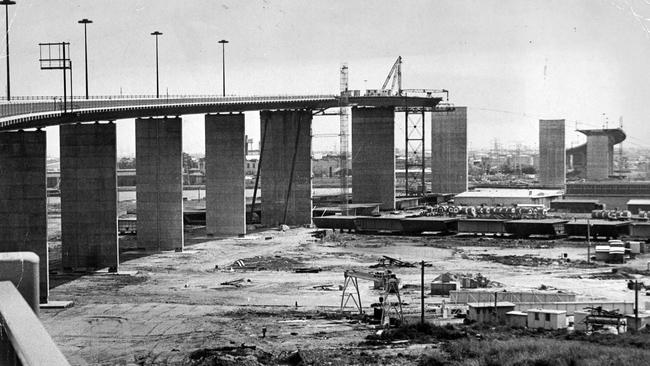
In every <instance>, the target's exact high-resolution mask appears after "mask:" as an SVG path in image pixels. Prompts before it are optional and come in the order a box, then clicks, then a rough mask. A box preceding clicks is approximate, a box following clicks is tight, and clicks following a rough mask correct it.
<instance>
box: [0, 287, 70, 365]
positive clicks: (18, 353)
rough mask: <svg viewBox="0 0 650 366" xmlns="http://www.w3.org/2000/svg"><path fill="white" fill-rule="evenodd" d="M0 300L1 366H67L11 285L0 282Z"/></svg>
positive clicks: (34, 316)
mask: <svg viewBox="0 0 650 366" xmlns="http://www.w3.org/2000/svg"><path fill="white" fill-rule="evenodd" d="M0 299H2V301H0V365H15V364H18V365H24V366H35V365H48V366H69V365H70V364H69V363H68V361H67V360H66V359H65V357H64V356H63V354H62V353H61V351H60V350H59V348H58V347H57V346H56V344H54V341H53V340H52V338H51V337H50V335H49V334H48V333H47V331H46V330H45V327H43V324H41V322H40V321H39V320H38V317H36V314H34V312H33V311H32V310H31V309H30V308H29V305H28V304H27V303H26V302H25V299H24V298H23V297H22V296H21V294H20V293H19V292H18V290H16V288H15V287H14V285H13V284H12V283H11V282H9V281H0ZM16 358H17V359H18V361H19V362H17V363H16V362H15V360H16Z"/></svg>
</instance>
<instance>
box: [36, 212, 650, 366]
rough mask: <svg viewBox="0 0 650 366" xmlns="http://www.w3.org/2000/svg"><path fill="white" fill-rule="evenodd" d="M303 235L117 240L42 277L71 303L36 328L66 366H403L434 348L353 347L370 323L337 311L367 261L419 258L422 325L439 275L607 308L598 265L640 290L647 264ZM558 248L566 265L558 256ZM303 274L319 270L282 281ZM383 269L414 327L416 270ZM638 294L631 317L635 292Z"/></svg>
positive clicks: (569, 246)
mask: <svg viewBox="0 0 650 366" xmlns="http://www.w3.org/2000/svg"><path fill="white" fill-rule="evenodd" d="M54 220H56V218H54ZM314 231H315V229H313V228H292V229H290V230H288V231H280V230H278V229H268V230H259V231H256V232H253V233H250V234H248V235H247V236H245V237H230V238H216V237H207V236H205V230H204V229H203V228H200V227H199V228H195V229H194V230H189V231H186V233H185V234H186V245H185V250H184V251H183V252H162V253H144V252H140V251H137V250H132V249H129V248H134V247H135V244H134V243H135V237H121V238H120V241H121V243H120V246H121V264H120V267H119V273H117V274H111V273H107V271H106V270H104V271H98V272H94V273H73V274H70V273H68V274H65V273H57V274H53V275H52V283H53V285H54V286H55V287H54V288H52V289H51V291H50V298H51V299H52V300H72V301H73V302H74V305H73V306H72V307H70V308H67V309H48V310H42V312H41V319H42V321H43V323H44V325H45V327H46V329H47V330H48V331H49V333H50V334H51V336H52V337H53V339H54V341H55V343H56V344H57V345H58V346H59V347H60V349H61V350H62V351H63V353H64V354H65V355H66V357H67V358H68V359H69V361H70V362H71V364H73V365H159V364H187V365H204V364H205V365H208V364H210V365H211V364H215V365H221V364H224V365H225V364H232V365H238V364H244V365H246V364H248V365H258V364H277V363H280V362H285V363H287V364H298V362H299V361H300V360H302V361H303V362H304V363H306V364H334V365H337V364H341V365H344V364H392V365H405V364H417V362H418V360H419V359H420V357H421V355H422V354H425V353H426V352H428V350H431V349H435V348H436V347H437V345H436V344H435V343H432V344H420V343H417V344H415V343H411V342H396V343H389V344H385V345H376V344H368V343H366V342H365V339H366V337H367V336H368V335H371V334H375V333H376V332H377V329H376V326H375V325H369V324H365V323H363V322H360V321H359V320H358V319H355V318H354V317H352V316H346V315H344V314H342V313H341V312H340V311H339V306H340V304H341V291H340V286H341V285H343V282H344V277H343V272H344V271H345V270H346V269H357V270H360V271H366V272H374V271H378V270H380V269H377V268H375V269H372V268H369V266H371V265H375V264H377V263H378V260H379V259H380V258H381V257H382V256H384V255H386V256H390V257H395V258H399V259H401V260H403V261H410V262H419V261H422V260H424V261H427V262H429V263H430V264H431V266H429V267H425V286H426V290H427V291H426V298H425V302H426V304H427V306H426V307H427V309H429V311H427V313H426V318H427V320H433V319H434V313H433V311H432V309H433V307H434V304H436V303H440V302H441V301H443V300H446V301H448V298H445V297H438V296H431V295H429V294H428V292H429V291H428V290H429V288H430V287H429V283H430V282H431V281H432V280H433V279H434V278H435V277H437V276H438V275H440V274H442V273H445V272H452V273H472V274H476V273H479V272H480V273H481V274H482V275H484V276H486V277H488V278H489V279H490V280H491V281H493V282H495V283H497V284H498V286H500V287H498V288H496V289H493V290H495V291H501V290H504V289H506V290H538V289H540V288H547V289H552V290H559V291H565V292H573V293H576V294H577V296H578V299H579V300H583V299H584V300H587V299H593V300H609V301H623V300H625V301H633V300H634V292H633V291H631V290H629V289H628V288H627V286H626V281H627V280H626V278H625V276H622V275H620V274H618V273H613V272H612V269H614V268H619V272H621V271H628V272H636V273H635V274H634V275H633V276H636V277H638V278H639V279H640V280H642V281H643V280H645V281H646V282H648V279H649V278H650V277H646V275H647V274H648V273H647V272H645V270H646V269H647V263H648V260H650V255H646V254H644V255H640V256H638V257H637V258H635V259H633V260H631V261H628V263H626V264H624V265H608V264H607V265H606V264H602V263H601V264H598V265H587V264H586V263H584V262H583V261H584V260H586V254H587V248H586V242H584V241H569V240H547V239H525V240H520V239H503V238H493V237H475V236H466V237H459V236H436V235H423V236H412V237H401V236H388V235H356V234H348V233H338V232H332V231H331V230H329V232H328V235H327V237H326V238H325V239H324V240H321V239H318V238H315V237H313V236H312V233H313V232H314ZM53 239H54V241H53V242H52V245H51V254H52V263H54V264H53V270H54V271H56V261H57V255H58V258H60V243H59V242H57V241H56V235H54V238H53ZM57 252H59V253H57ZM565 253H566V258H568V259H569V260H570V261H566V260H562V259H561V258H563V257H564V255H565ZM621 267H625V269H624V268H621ZM305 268H310V269H315V268H320V271H319V272H317V273H296V272H295V270H296V269H305ZM390 269H391V270H392V271H393V272H394V273H395V274H397V276H398V278H400V280H401V282H402V284H403V285H404V287H403V288H402V290H401V295H402V300H403V302H405V303H406V304H407V305H405V307H404V311H405V313H406V314H407V320H409V319H410V320H411V321H413V322H415V321H418V320H419V311H420V287H419V284H420V268H419V267H412V268H408V267H406V268H405V267H395V268H390ZM632 269H636V271H634V270H632ZM608 274H611V275H608ZM628 277H629V276H628ZM224 283H227V284H224ZM359 284H360V287H361V298H362V301H363V305H364V308H365V310H366V311H367V312H368V313H372V309H371V308H370V307H369V306H368V304H370V303H374V302H377V301H378V297H379V294H380V292H379V291H378V290H373V289H372V283H371V282H368V281H362V280H360V281H359ZM640 299H641V303H642V305H641V306H642V308H643V306H644V305H643V304H644V303H645V299H646V296H645V293H644V294H643V295H642V296H641V298H640ZM348 310H349V311H350V312H353V310H354V309H353V308H352V307H349V308H348ZM264 329H265V331H264ZM264 332H265V333H264ZM263 334H265V336H264V335H263ZM217 361H218V362H217Z"/></svg>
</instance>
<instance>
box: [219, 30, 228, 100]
mask: <svg viewBox="0 0 650 366" xmlns="http://www.w3.org/2000/svg"><path fill="white" fill-rule="evenodd" d="M219 43H221V65H222V67H221V70H222V74H221V75H222V80H223V85H222V95H223V96H224V97H225V96H226V43H228V41H226V40H225V39H222V40H221V41H219Z"/></svg>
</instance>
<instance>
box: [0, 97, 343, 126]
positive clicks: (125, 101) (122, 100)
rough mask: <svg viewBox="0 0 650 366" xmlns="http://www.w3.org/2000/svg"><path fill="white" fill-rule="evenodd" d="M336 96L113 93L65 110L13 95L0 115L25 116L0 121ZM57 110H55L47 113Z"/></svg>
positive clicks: (57, 103) (55, 102) (77, 101)
mask: <svg viewBox="0 0 650 366" xmlns="http://www.w3.org/2000/svg"><path fill="white" fill-rule="evenodd" d="M336 97H337V96H335V95H326V94H316V95H274V96H257V95H253V96H226V97H222V96H214V95H170V96H163V97H161V98H156V97H155V96H150V95H129V96H124V95H110V96H93V97H92V98H89V99H85V98H80V97H75V98H74V99H73V100H68V101H67V103H66V104H67V105H66V108H65V111H64V104H63V100H62V99H61V98H60V97H47V96H29V97H13V98H12V100H11V101H10V102H7V101H6V100H5V101H4V102H0V118H6V119H7V118H8V117H17V116H24V117H20V118H17V119H16V118H11V119H8V120H6V121H0V126H1V127H4V126H9V125H12V124H15V123H17V122H25V121H31V120H35V119H43V118H52V117H58V116H61V115H62V114H63V113H64V112H67V113H71V112H75V113H77V112H81V113H83V112H108V111H112V110H116V109H120V108H126V107H137V108H149V107H161V106H189V105H197V104H203V105H206V104H214V105H218V104H247V103H273V102H289V101H294V102H300V101H322V100H332V99H334V98H336ZM47 112H53V113H47Z"/></svg>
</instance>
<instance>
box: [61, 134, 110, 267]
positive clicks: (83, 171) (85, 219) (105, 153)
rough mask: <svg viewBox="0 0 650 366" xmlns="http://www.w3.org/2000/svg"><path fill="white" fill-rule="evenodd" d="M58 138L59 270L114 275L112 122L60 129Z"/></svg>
mask: <svg viewBox="0 0 650 366" xmlns="http://www.w3.org/2000/svg"><path fill="white" fill-rule="evenodd" d="M59 134H60V146H61V151H60V155H61V184H60V187H61V248H62V250H61V254H62V263H63V269H64V270H93V269H98V268H104V267H108V269H109V272H117V269H118V265H119V250H118V239H117V171H116V160H117V155H116V133H115V123H113V122H108V123H91V124H80V123H79V124H70V125H62V126H61V127H60V128H59Z"/></svg>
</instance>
